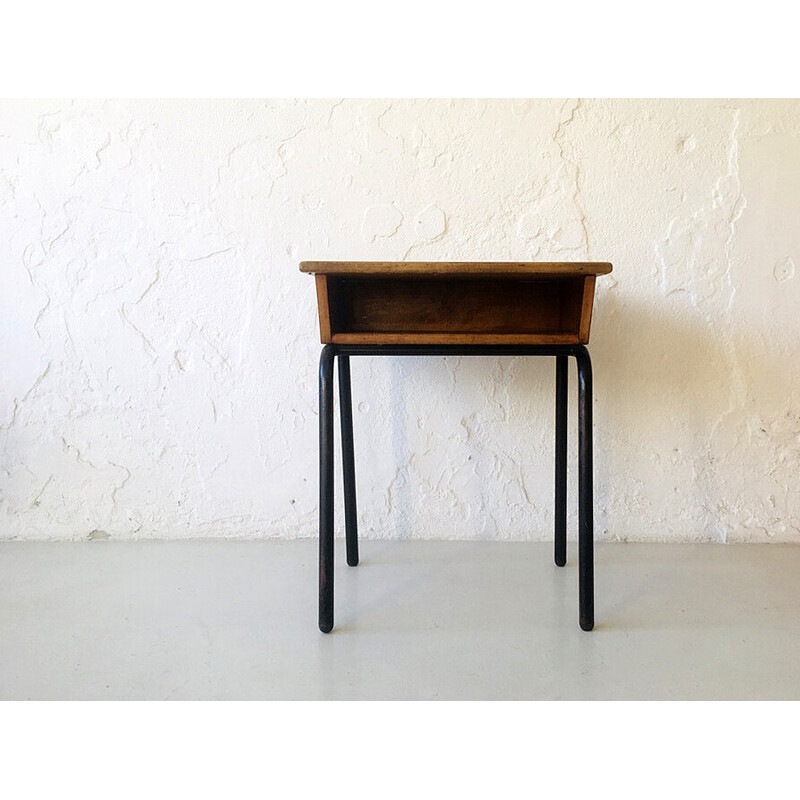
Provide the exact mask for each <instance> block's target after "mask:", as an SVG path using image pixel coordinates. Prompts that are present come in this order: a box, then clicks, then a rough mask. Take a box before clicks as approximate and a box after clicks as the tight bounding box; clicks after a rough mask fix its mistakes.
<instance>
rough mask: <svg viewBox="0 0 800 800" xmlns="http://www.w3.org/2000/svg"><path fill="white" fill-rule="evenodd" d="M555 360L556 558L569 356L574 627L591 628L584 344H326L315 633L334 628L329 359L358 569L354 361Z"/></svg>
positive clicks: (351, 553)
mask: <svg viewBox="0 0 800 800" xmlns="http://www.w3.org/2000/svg"><path fill="white" fill-rule="evenodd" d="M389 355H391V356H552V357H555V359H556V415H555V416H556V425H555V429H556V430H555V440H556V441H555V553H554V560H555V563H556V564H557V565H558V566H564V564H565V563H566V558H567V532H566V528H567V406H568V399H567V398H568V372H567V364H568V358H569V357H570V356H571V357H573V358H574V359H575V362H576V364H577V370H578V608H579V613H578V617H579V624H580V627H581V628H582V629H583V630H585V631H590V630H592V628H593V627H594V542H593V535H594V520H593V503H594V500H593V466H592V451H593V446H592V361H591V358H590V357H589V351H588V350H587V349H586V347H585V346H584V345H582V344H570V345H402V344H392V345H339V344H326V345H324V346H323V348H322V353H321V354H320V361H319V412H320V413H319V629H320V630H321V631H322V632H323V633H329V632H330V631H331V630H333V567H334V564H333V550H334V536H333V534H334V525H333V522H334V520H333V508H334V494H333V492H334V486H333V448H334V433H333V424H334V423H333V362H334V359H335V358H337V357H338V359H339V406H340V411H341V417H340V420H341V432H342V467H343V475H344V501H345V538H346V547H347V563H348V564H349V565H350V566H356V565H357V564H358V529H357V511H356V486H355V457H354V450H353V409H352V397H351V389H350V357H351V356H389Z"/></svg>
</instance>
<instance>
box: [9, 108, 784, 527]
mask: <svg viewBox="0 0 800 800" xmlns="http://www.w3.org/2000/svg"><path fill="white" fill-rule="evenodd" d="M798 221H800V103H798V102H797V101H781V100H746V101H742V100H690V101H683V100H635V101H625V100H555V99H554V100H520V101H516V100H513V101H512V100H508V101H505V100H489V101H484V100H458V101H446V100H424V101H422V100H417V101H414V100H369V101H360V100H344V101H333V100H314V101H305V100H300V101H295V100H277V101H239V100H228V101H124V102H120V101H110V102H94V101H78V102H67V101H26V102H21V101H20V102H17V101H14V102H11V101H4V102H2V103H0V242H2V249H0V374H1V375H2V381H1V382H0V538H5V539H86V538H90V539H104V538H114V539H124V538H137V537H139V538H141V537H158V538H186V537H210V536H214V537H216V536H220V537H286V538H295V537H305V536H314V535H316V508H317V461H316V456H317V449H316V448H317V438H316V437H317V409H316V399H317V393H316V392H317V390H316V372H317V357H318V353H319V343H318V328H317V319H316V310H315V304H316V303H315V295H314V288H313V280H312V279H311V278H309V277H308V276H305V275H301V274H300V273H299V272H298V262H299V261H300V260H303V259H328V258H330V259H346V260H369V259H376V260H377V259H380V260H402V259H410V260H426V259H430V260H535V259H539V260H584V259H591V260H602V261H605V260H608V261H611V262H613V264H614V272H613V274H612V275H611V276H608V277H605V278H600V279H598V283H597V292H596V298H595V315H594V320H593V325H592V339H591V343H590V349H591V352H592V356H593V360H594V368H595V432H596V451H595V497H596V512H595V525H596V535H597V538H598V539H628V540H665V541H666V540H669V541H704V540H713V541H767V540H772V541H800V493H798V492H797V490H796V489H797V483H798V476H799V475H800V403H799V402H798V401H799V400H800V369H798V364H799V363H800V313H799V312H800V279H798V278H797V276H796V267H797V263H798V261H800V225H798ZM553 378H554V365H553V363H552V362H551V361H550V360H545V359H513V358H501V359H497V358H486V359H483V358H480V359H477V358H470V359H460V358H447V359H419V360H414V359H358V360H354V361H353V391H354V413H355V425H356V430H355V440H356V459H357V460H356V469H357V480H358V493H359V506H360V523H361V532H362V535H363V536H365V537H370V538H384V537H399V538H453V539H456V538H458V539H522V540H525V539H531V540H535V539H547V538H550V537H551V536H552V525H553V513H552V486H553V477H552V472H553V467H552V447H553V445H552V439H553V394H552V392H553ZM574 386H575V383H574V374H573V375H572V387H573V390H574ZM571 397H573V398H574V394H573V395H571ZM574 406H575V403H574V401H573V403H572V409H571V413H572V414H573V417H574ZM337 436H338V432H337ZM574 438H575V437H574V436H573V437H571V440H570V448H571V454H574V452H575V441H574ZM570 477H571V484H570V485H571V490H572V491H571V498H570V514H571V530H572V531H574V530H575V524H576V522H575V518H574V500H575V491H574V486H575V483H574V481H575V477H576V476H575V474H574V470H573V471H572V472H571V476H570ZM337 480H339V479H338V476H337ZM338 486H341V482H340V480H339V482H338ZM340 503H341V500H340ZM337 511H338V527H339V528H340V529H341V520H342V515H341V506H340V507H339V509H337Z"/></svg>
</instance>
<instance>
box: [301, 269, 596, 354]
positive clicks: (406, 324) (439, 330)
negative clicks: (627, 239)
mask: <svg viewBox="0 0 800 800" xmlns="http://www.w3.org/2000/svg"><path fill="white" fill-rule="evenodd" d="M300 268H301V270H303V271H304V272H312V273H315V279H316V286H317V301H318V305H319V319H320V338H321V340H322V342H323V343H335V344H550V345H552V344H586V343H587V342H588V340H589V330H590V324H591V315H592V301H593V298H594V285H595V279H596V276H597V275H602V274H607V273H608V272H610V271H611V265H610V264H607V263H605V262H603V263H577V264H576V263H505V262H493V263H479V262H469V263H466V262H449V263H428V262H399V263H394V264H393V263H389V262H330V261H325V262H323V261H304V262H303V263H302V264H301V267H300Z"/></svg>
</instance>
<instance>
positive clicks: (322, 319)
mask: <svg viewBox="0 0 800 800" xmlns="http://www.w3.org/2000/svg"><path fill="white" fill-rule="evenodd" d="M314 282H315V283H316V285H317V307H318V308H319V335H320V339H321V341H323V342H330V340H331V315H330V308H329V305H328V278H327V276H326V275H315V276H314Z"/></svg>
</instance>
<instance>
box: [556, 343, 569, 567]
mask: <svg viewBox="0 0 800 800" xmlns="http://www.w3.org/2000/svg"><path fill="white" fill-rule="evenodd" d="M568 366H569V359H568V357H567V356H556V497H555V529H556V530H555V542H556V546H555V562H556V565H557V566H559V567H563V566H564V564H566V563H567V404H568V399H567V397H568V395H567V386H568V371H567V367H568Z"/></svg>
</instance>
